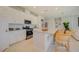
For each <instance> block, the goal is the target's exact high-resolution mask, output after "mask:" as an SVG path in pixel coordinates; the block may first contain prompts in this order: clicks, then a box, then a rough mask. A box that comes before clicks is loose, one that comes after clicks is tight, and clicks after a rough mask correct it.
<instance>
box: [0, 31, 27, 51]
mask: <svg viewBox="0 0 79 59" xmlns="http://www.w3.org/2000/svg"><path fill="white" fill-rule="evenodd" d="M25 38H26V32H25V30H18V31H11V32H4V33H3V32H2V33H0V51H3V50H5V49H6V48H8V47H9V45H10V44H14V43H16V42H18V41H22V40H24V39H25Z"/></svg>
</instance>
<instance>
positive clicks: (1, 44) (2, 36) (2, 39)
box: [0, 32, 9, 51]
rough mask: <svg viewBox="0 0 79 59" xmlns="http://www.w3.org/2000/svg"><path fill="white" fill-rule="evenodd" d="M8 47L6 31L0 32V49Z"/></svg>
mask: <svg viewBox="0 0 79 59" xmlns="http://www.w3.org/2000/svg"><path fill="white" fill-rule="evenodd" d="M8 47H9V39H8V35H7V33H4V32H3V33H0V51H3V50H4V49H5V48H8Z"/></svg>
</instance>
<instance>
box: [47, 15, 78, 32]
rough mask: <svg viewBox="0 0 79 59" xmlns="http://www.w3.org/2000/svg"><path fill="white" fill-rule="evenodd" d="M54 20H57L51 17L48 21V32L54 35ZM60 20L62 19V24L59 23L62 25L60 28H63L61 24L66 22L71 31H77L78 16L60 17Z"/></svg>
mask: <svg viewBox="0 0 79 59" xmlns="http://www.w3.org/2000/svg"><path fill="white" fill-rule="evenodd" d="M55 18H57V17H52V18H49V19H48V23H49V24H48V25H49V32H53V33H54V31H56V28H55ZM61 18H62V22H61V23H62V27H61V28H64V27H63V22H64V21H65V20H67V21H69V23H70V24H69V26H70V28H71V29H73V30H79V27H78V16H75V15H73V16H61Z"/></svg>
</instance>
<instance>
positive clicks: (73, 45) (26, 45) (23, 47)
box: [5, 39, 79, 52]
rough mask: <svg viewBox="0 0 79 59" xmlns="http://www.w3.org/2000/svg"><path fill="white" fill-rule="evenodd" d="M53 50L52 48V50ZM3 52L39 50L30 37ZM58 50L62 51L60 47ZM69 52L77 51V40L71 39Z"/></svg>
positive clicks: (78, 44) (78, 48) (78, 50)
mask: <svg viewBox="0 0 79 59" xmlns="http://www.w3.org/2000/svg"><path fill="white" fill-rule="evenodd" d="M53 51H54V50H53ZM5 52H40V51H39V50H38V49H37V48H36V47H35V46H34V43H33V40H32V39H29V40H23V41H21V42H19V43H17V44H14V45H12V46H10V47H9V48H8V49H6V50H5ZM59 52H63V49H62V48H60V51H59ZM70 52H79V41H76V40H74V39H71V41H70Z"/></svg>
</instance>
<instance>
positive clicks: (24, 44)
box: [5, 39, 39, 52]
mask: <svg viewBox="0 0 79 59" xmlns="http://www.w3.org/2000/svg"><path fill="white" fill-rule="evenodd" d="M5 51H6V52H39V50H38V49H37V48H36V47H35V46H34V43H33V40H32V39H28V40H23V41H21V42H19V43H16V44H13V45H12V46H10V47H9V48H8V49H6V50H5Z"/></svg>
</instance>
